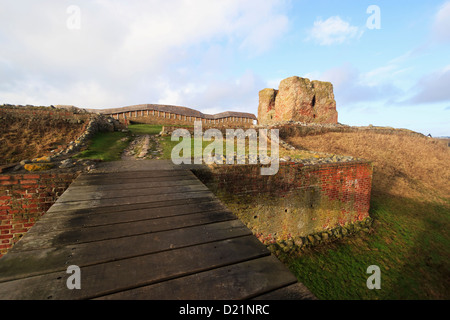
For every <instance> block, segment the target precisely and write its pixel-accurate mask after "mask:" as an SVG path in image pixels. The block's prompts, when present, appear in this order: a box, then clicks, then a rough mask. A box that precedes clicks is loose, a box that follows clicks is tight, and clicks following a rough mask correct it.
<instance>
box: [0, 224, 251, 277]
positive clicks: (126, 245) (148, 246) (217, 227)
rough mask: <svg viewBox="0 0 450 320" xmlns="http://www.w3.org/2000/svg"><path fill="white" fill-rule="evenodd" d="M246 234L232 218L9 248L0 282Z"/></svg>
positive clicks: (0, 266) (1, 261) (0, 270)
mask: <svg viewBox="0 0 450 320" xmlns="http://www.w3.org/2000/svg"><path fill="white" fill-rule="evenodd" d="M249 234H251V231H250V230H249V229H248V228H247V227H246V226H245V225H244V224H243V223H242V222H240V221H239V220H231V221H225V222H218V223H212V224H206V225H201V226H194V227H189V228H183V229H175V230H170V231H162V232H155V233H151V234H143V235H136V236H130V237H125V238H118V239H110V240H103V241H97V242H89V243H82V244H76V245H68V246H63V247H53V248H49V249H42V250H32V251H22V252H17V253H16V252H9V253H8V254H6V255H5V256H3V257H2V258H1V259H0V282H4V281H10V280H14V279H19V278H26V277H30V276H34V275H39V274H44V273H50V272H55V271H58V270H65V269H66V268H67V266H69V265H72V264H74V265H77V266H79V267H82V266H88V265H93V264H99V263H105V262H108V261H114V260H119V259H125V258H131V257H135V256H139V255H144V254H149V253H155V252H159V251H165V250H171V249H176V248H182V247H187V246H193V245H198V244H202V243H208V242H212V241H218V240H224V239H231V238H235V237H240V236H244V235H249ZM24 238H25V237H24ZM22 240H25V239H22Z"/></svg>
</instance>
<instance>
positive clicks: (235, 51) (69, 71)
mask: <svg viewBox="0 0 450 320" xmlns="http://www.w3.org/2000/svg"><path fill="white" fill-rule="evenodd" d="M72 4H74V3H73V1H68V0H61V1H58V2H55V1H50V0H42V1H39V2H36V1H31V0H23V1H21V2H20V4H19V3H18V2H17V3H16V2H13V1H7V2H2V8H1V10H0V43H1V47H2V50H1V52H0V99H1V101H0V104H1V103H19V104H24V103H25V101H26V102H27V103H31V104H38V103H39V104H47V105H49V104H57V103H60V101H61V100H64V101H65V102H64V103H68V104H78V105H80V106H83V107H96V106H104V107H110V106H111V107H113V106H114V107H117V106H121V105H129V104H133V103H156V102H159V101H166V102H167V101H174V102H176V103H178V104H182V105H185V104H187V103H188V102H185V101H184V100H183V99H184V98H185V97H186V96H189V97H193V96H194V93H193V92H197V91H199V90H200V89H195V90H193V89H191V91H190V92H189V90H188V92H184V91H183V90H185V89H186V85H185V84H186V83H190V84H191V85H197V87H198V88H203V89H204V90H207V89H206V88H205V86H203V87H202V81H205V80H208V81H210V82H211V83H220V82H221V81H224V79H234V78H235V77H232V76H230V74H229V72H228V73H227V71H228V70H229V69H230V68H229V67H230V66H229V65H232V64H233V63H234V62H233V61H234V60H233V59H234V58H235V57H236V55H255V54H260V53H263V52H265V51H267V50H270V49H271V48H272V47H273V45H274V44H275V43H276V41H277V40H278V38H279V37H280V36H281V35H283V33H285V32H286V31H287V28H288V25H289V23H288V18H287V16H286V14H285V12H286V10H287V5H286V3H285V1H284V0H265V1H259V0H249V1H239V0H227V1H212V0H196V1H187V0H173V1H163V0H153V1H144V0H135V1H128V2H125V1H119V0H108V1H107V0H96V1H91V0H90V1H87V0H80V1H76V5H77V6H78V7H79V8H80V12H81V28H80V29H79V30H70V29H68V28H67V24H66V22H67V19H68V18H69V14H68V13H67V11H66V9H67V7H69V6H70V5H72ZM37 81H39V82H38V83H37ZM232 86H233V84H231V87H232ZM210 87H211V86H209V88H210ZM96 90H98V91H99V92H98V93H96ZM206 94H207V93H204V95H206ZM90 95H93V96H94V97H91V96H90ZM195 96H197V97H201V96H202V95H201V94H200V93H198V94H195ZM11 100H14V101H11ZM56 100H58V101H56ZM22 101H23V102H22ZM33 101H34V102H33ZM38 101H39V102H38ZM189 102H192V103H195V104H196V105H197V104H198V103H197V102H196V100H190V101H189ZM217 104H218V105H221V103H220V101H217Z"/></svg>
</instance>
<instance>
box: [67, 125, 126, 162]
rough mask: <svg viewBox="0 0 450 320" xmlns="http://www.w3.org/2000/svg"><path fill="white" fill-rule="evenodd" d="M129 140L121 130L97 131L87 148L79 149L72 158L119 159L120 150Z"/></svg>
mask: <svg viewBox="0 0 450 320" xmlns="http://www.w3.org/2000/svg"><path fill="white" fill-rule="evenodd" d="M129 142H130V137H129V135H128V134H127V133H123V132H117V131H116V132H99V133H97V134H96V135H95V136H94V137H93V138H92V140H91V142H90V143H89V146H88V149H87V150H84V151H81V152H80V153H78V154H77V155H76V156H75V157H74V158H78V159H92V160H102V161H116V160H120V156H121V153H122V151H123V150H124V149H125V148H126V147H127V145H128V144H129Z"/></svg>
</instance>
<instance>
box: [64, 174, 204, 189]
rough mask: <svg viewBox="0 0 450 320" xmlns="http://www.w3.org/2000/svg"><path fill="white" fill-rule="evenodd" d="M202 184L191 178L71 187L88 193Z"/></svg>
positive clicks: (85, 184) (74, 185) (74, 184)
mask: <svg viewBox="0 0 450 320" xmlns="http://www.w3.org/2000/svg"><path fill="white" fill-rule="evenodd" d="M199 183H200V182H199V181H198V180H197V179H194V178H191V177H189V179H170V180H169V179H167V178H164V180H162V179H159V180H158V181H153V180H152V181H149V180H148V179H144V180H142V179H141V180H138V181H136V182H132V183H128V182H124V183H121V184H97V185H91V184H89V183H84V184H83V185H81V184H76V183H72V184H71V185H70V190H72V191H77V190H85V191H86V192H90V191H99V190H101V191H107V190H130V189H144V188H159V187H172V186H186V185H193V184H194V185H195V184H199Z"/></svg>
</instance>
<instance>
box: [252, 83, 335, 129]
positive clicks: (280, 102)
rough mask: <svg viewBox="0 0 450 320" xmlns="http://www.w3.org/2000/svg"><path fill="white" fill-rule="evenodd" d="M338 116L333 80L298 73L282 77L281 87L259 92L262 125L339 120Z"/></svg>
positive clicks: (259, 119) (260, 121) (259, 113)
mask: <svg viewBox="0 0 450 320" xmlns="http://www.w3.org/2000/svg"><path fill="white" fill-rule="evenodd" d="M337 118H338V113H337V111H336V101H335V100H334V94H333V85H332V84H331V83H330V82H323V81H317V80H313V81H310V80H309V79H306V78H300V77H296V76H294V77H289V78H287V79H284V80H282V81H281V82H280V85H279V88H278V90H275V89H263V90H261V91H260V92H259V105H258V123H259V124H261V125H268V124H274V123H280V122H287V121H300V122H306V123H332V124H335V123H337Z"/></svg>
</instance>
